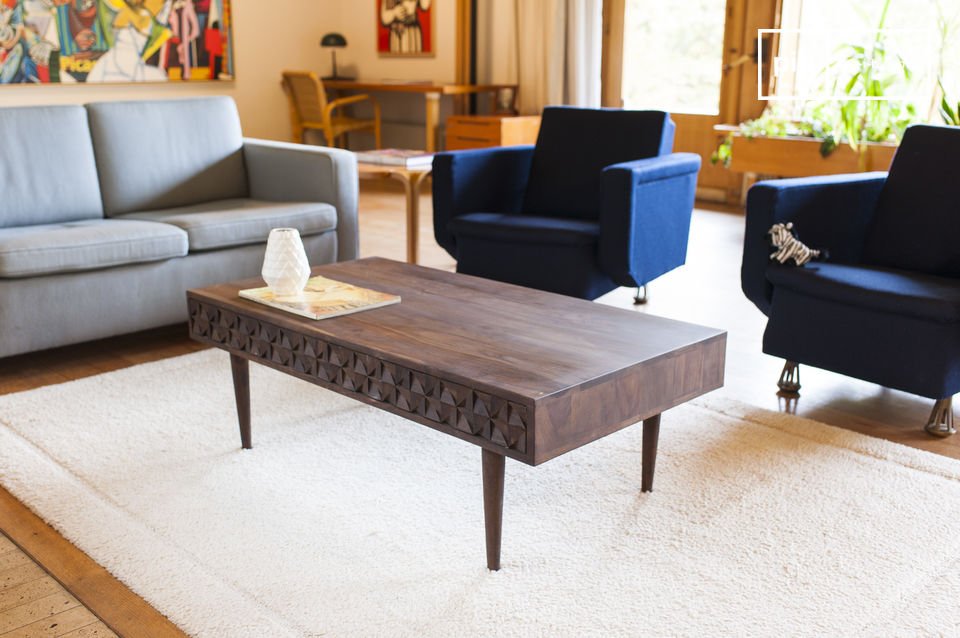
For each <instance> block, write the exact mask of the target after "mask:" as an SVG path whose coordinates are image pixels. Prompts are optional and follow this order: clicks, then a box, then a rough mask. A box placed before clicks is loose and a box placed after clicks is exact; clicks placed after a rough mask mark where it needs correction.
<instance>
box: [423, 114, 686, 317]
mask: <svg viewBox="0 0 960 638" xmlns="http://www.w3.org/2000/svg"><path fill="white" fill-rule="evenodd" d="M673 131H674V125H673V122H672V121H671V120H670V117H669V115H668V114H666V113H663V112H661V111H624V110H619V109H581V108H571V107H549V108H547V109H545V110H544V113H543V121H542V124H541V127H540V135H539V137H538V138H537V144H536V146H516V147H506V148H495V149H481V150H474V151H458V152H451V153H440V154H438V155H437V156H436V158H435V159H434V162H433V207H434V217H433V220H434V234H435V236H436V238H437V242H438V243H439V244H440V245H441V246H443V248H444V249H446V251H447V252H448V253H450V255H451V256H452V257H453V258H454V259H456V260H457V271H458V272H462V273H467V274H470V275H477V276H480V277H485V278H488V279H496V280H498V281H505V282H508V283H513V284H518V285H521V286H527V287H530V288H538V289H540V290H547V291H551V292H557V293H561V294H564V295H570V296H573V297H581V298H584V299H595V298H597V297H599V296H600V295H602V294H604V293H606V292H609V291H610V290H613V289H614V288H616V287H618V286H636V287H641V286H645V285H646V284H647V282H649V281H651V280H653V279H655V278H656V277H659V276H660V275H662V274H664V273H665V272H667V271H669V270H672V269H674V268H676V267H677V266H680V265H682V264H683V263H684V260H685V259H686V253H687V237H688V235H689V231H690V216H691V213H692V211H693V198H694V190H695V188H696V180H697V172H698V171H699V170H700V157H699V156H698V155H695V154H692V153H671V152H670V151H671V149H672V147H673Z"/></svg>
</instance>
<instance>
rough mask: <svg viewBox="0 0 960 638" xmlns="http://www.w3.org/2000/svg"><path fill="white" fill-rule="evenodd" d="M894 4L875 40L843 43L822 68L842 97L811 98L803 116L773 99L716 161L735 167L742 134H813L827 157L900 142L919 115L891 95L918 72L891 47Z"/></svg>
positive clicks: (729, 139)
mask: <svg viewBox="0 0 960 638" xmlns="http://www.w3.org/2000/svg"><path fill="white" fill-rule="evenodd" d="M890 4H891V0H886V2H885V3H884V5H883V9H882V11H881V14H880V19H879V21H878V23H877V25H876V29H875V31H874V36H873V39H872V40H871V41H870V42H869V43H866V44H861V43H848V44H844V45H841V47H840V48H839V49H838V51H837V58H836V59H835V60H834V61H833V62H831V63H830V64H828V65H827V66H826V67H824V68H823V69H822V70H821V71H820V74H819V75H820V78H821V89H823V90H827V91H829V92H830V94H831V95H834V96H841V97H839V99H829V100H821V101H810V102H807V103H805V104H804V105H803V108H802V109H801V113H800V115H799V116H792V115H791V114H789V113H787V112H786V111H785V110H784V109H782V108H780V107H779V106H777V104H776V103H772V104H771V105H770V106H768V107H767V109H765V110H764V112H763V114H762V115H761V116H760V117H759V118H756V119H754V120H749V121H747V122H744V123H742V124H741V125H740V126H739V128H738V130H737V131H735V132H734V133H731V134H729V135H727V136H726V137H725V139H724V140H723V141H722V142H721V144H720V145H719V146H718V148H717V150H716V151H715V152H714V154H713V156H712V157H711V160H712V161H713V162H714V163H719V162H722V163H723V164H724V165H725V166H729V165H730V163H731V161H732V159H733V140H734V137H735V136H737V135H739V136H741V137H745V138H755V137H806V138H813V139H816V140H819V141H820V147H819V149H820V155H821V156H822V157H828V156H829V155H830V154H831V153H833V152H834V150H835V149H836V148H837V146H838V144H841V143H846V144H848V145H849V146H850V148H851V149H853V150H854V151H855V152H857V153H859V154H860V155H861V157H864V155H865V152H866V146H865V145H866V143H868V142H894V143H896V142H899V140H900V138H901V137H902V135H903V131H904V130H905V129H906V127H907V126H908V125H909V124H911V123H912V122H914V121H915V120H916V117H917V111H916V107H914V105H913V104H911V103H909V102H906V101H902V100H896V99H885V98H886V97H887V96H888V95H889V94H890V92H891V89H895V88H896V87H899V86H901V85H903V84H906V83H907V82H909V81H910V79H911V77H912V72H911V71H910V69H909V67H908V66H907V65H906V64H905V63H904V61H903V59H902V58H901V57H900V56H899V55H897V54H895V53H893V52H891V51H890V50H889V49H888V46H887V40H886V34H885V33H884V27H885V26H886V20H887V15H888V12H889V9H890Z"/></svg>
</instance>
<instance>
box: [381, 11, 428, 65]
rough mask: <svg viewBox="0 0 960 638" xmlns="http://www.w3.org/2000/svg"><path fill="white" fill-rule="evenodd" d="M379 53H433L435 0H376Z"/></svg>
mask: <svg viewBox="0 0 960 638" xmlns="http://www.w3.org/2000/svg"><path fill="white" fill-rule="evenodd" d="M375 1H376V3H377V52H378V53H379V54H380V55H434V45H433V32H434V29H433V0H375Z"/></svg>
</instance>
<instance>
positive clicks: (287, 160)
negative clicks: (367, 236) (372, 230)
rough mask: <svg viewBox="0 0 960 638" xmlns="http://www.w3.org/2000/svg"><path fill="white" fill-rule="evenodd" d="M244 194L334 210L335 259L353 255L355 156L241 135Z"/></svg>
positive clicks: (355, 248) (355, 235)
mask: <svg viewBox="0 0 960 638" xmlns="http://www.w3.org/2000/svg"><path fill="white" fill-rule="evenodd" d="M243 157H244V160H245V161H246V164H247V179H248V181H249V184H250V197H253V198H254V199H263V200H267V201H274V202H324V203H327V204H331V205H332V206H333V207H334V208H336V209H337V260H338V261H346V260H348V259H356V258H357V253H358V251H359V240H358V237H359V233H358V230H357V193H358V189H359V186H358V182H357V157H356V155H354V154H353V153H351V152H349V151H343V150H340V149H334V148H325V147H321V146H305V145H302V144H289V143H286V142H270V141H266V140H254V139H244V144H243Z"/></svg>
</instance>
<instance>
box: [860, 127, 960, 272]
mask: <svg viewBox="0 0 960 638" xmlns="http://www.w3.org/2000/svg"><path fill="white" fill-rule="evenodd" d="M958 159H960V128H956V127H948V126H925V125H918V126H911V127H910V128H909V129H907V132H906V133H905V134H904V136H903V142H901V144H900V147H899V148H898V149H897V153H896V155H895V156H894V158H893V164H892V165H891V166H890V174H889V176H888V177H887V182H886V184H884V187H883V190H882V191H881V193H880V201H879V202H878V203H877V210H876V214H875V215H874V218H873V223H872V225H871V226H870V228H869V229H868V231H867V236H866V241H865V244H864V251H863V260H864V262H865V263H871V264H875V265H878V266H887V267H890V268H900V269H903V270H915V271H918V272H924V273H928V274H931V275H943V276H948V277H960V250H958V248H957V238H956V232H955V229H956V228H957V226H958V224H960V179H957V169H956V167H957V161H958Z"/></svg>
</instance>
